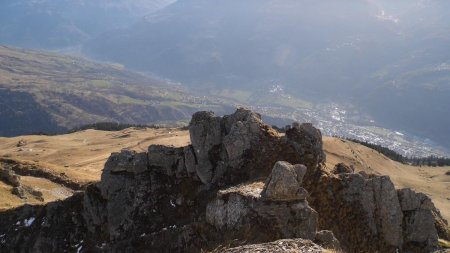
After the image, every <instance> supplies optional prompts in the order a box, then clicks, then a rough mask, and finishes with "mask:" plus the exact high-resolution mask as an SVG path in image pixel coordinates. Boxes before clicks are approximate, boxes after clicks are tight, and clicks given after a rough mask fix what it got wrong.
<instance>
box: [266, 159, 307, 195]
mask: <svg viewBox="0 0 450 253" xmlns="http://www.w3.org/2000/svg"><path fill="white" fill-rule="evenodd" d="M306 170H307V169H306V167H305V166H304V165H301V164H297V165H292V164H290V163H288V162H277V163H276V164H275V166H274V167H273V170H272V173H271V174H270V176H269V178H268V179H267V182H266V184H265V185H264V189H263V191H262V193H261V196H262V197H264V198H268V199H278V200H301V199H306V197H307V196H308V193H307V192H306V190H305V189H304V188H302V187H301V184H302V181H303V177H304V176H305V174H306Z"/></svg>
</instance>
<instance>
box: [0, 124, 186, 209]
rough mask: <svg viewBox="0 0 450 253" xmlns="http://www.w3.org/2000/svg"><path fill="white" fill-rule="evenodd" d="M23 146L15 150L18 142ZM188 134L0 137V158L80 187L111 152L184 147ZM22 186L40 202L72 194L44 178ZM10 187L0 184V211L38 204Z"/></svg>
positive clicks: (98, 171) (93, 132) (24, 181)
mask: <svg viewBox="0 0 450 253" xmlns="http://www.w3.org/2000/svg"><path fill="white" fill-rule="evenodd" d="M21 140H23V141H25V143H26V144H25V145H24V146H21V147H17V143H18V142H19V141H21ZM188 143H189V133H188V132H187V131H180V130H178V129H150V128H146V129H135V128H129V129H125V130H122V131H115V132H107V131H96V130H85V131H80V132H76V133H72V134H66V135H59V136H37V135H31V136H20V137H14V138H0V158H6V159H12V160H15V161H17V162H19V163H20V164H24V165H26V166H29V167H34V168H38V169H39V170H42V171H46V172H50V173H52V174H54V175H56V176H57V177H60V176H61V177H62V176H64V177H67V178H68V179H70V180H71V181H73V182H76V183H79V184H81V185H83V184H88V183H90V182H95V181H98V180H99V179H100V175H101V172H102V169H103V165H104V164H105V162H106V160H107V159H108V157H109V156H110V154H111V153H113V152H118V151H120V150H121V149H124V148H126V149H131V150H136V151H138V152H143V151H146V150H147V148H148V146H149V145H151V144H161V145H174V146H185V145H187V144H188ZM21 181H22V184H23V185H24V186H29V187H31V188H33V189H36V190H39V191H41V192H42V193H43V197H44V200H45V201H44V202H48V201H54V200H57V199H62V198H66V197H67V196H70V195H71V194H72V191H71V190H70V189H68V188H66V187H63V186H61V185H59V184H56V183H53V182H51V181H49V180H47V179H43V178H37V177H21ZM11 189H12V187H11V186H9V185H6V184H4V183H2V182H0V210H4V209H9V208H12V207H16V206H19V205H22V204H24V203H30V204H36V203H41V202H40V201H38V200H37V199H35V198H33V197H32V196H28V195H27V197H28V198H27V200H23V199H20V198H18V197H17V196H15V195H13V194H11Z"/></svg>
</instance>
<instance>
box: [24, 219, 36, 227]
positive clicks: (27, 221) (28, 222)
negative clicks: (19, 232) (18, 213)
mask: <svg viewBox="0 0 450 253" xmlns="http://www.w3.org/2000/svg"><path fill="white" fill-rule="evenodd" d="M34 220H36V218H34V217H31V218H29V219H25V220H24V221H23V224H24V225H25V227H29V226H31V225H33V222H34Z"/></svg>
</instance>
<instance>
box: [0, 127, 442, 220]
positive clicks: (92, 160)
mask: <svg viewBox="0 0 450 253" xmlns="http://www.w3.org/2000/svg"><path fill="white" fill-rule="evenodd" d="M189 142H190V139H189V133H188V131H183V130H179V129H150V128H146V129H135V128H129V129H125V130H122V131H115V132H107V131H96V130H85V131H80V132H76V133H72V134H66V135H59V136H36V135H34V136H20V137H14V138H0V166H1V165H2V164H6V165H8V164H9V165H11V164H12V165H11V166H13V167H14V171H15V172H16V173H17V174H18V175H22V176H21V177H20V181H21V184H22V185H23V186H24V187H25V188H26V189H29V190H30V189H31V190H30V191H29V192H31V193H32V192H33V190H35V191H38V192H41V193H42V196H41V198H36V196H33V194H31V195H30V194H28V193H27V194H25V198H19V197H18V196H16V195H14V194H12V193H11V190H12V189H13V187H12V186H11V185H8V184H6V183H5V182H2V181H0V210H5V209H9V208H14V207H16V206H20V205H22V204H24V203H30V204H39V203H46V202H49V201H54V200H57V199H63V198H66V197H68V196H70V195H71V194H72V193H73V191H74V190H77V189H80V188H83V186H84V185H86V184H89V183H91V182H95V181H98V180H100V175H101V171H102V169H103V165H104V163H105V161H106V159H107V158H108V157H109V155H110V154H111V153H112V152H117V151H120V150H121V149H131V150H136V151H138V152H143V151H146V150H147V147H148V146H149V145H151V144H161V145H173V146H185V145H187V144H189ZM324 150H325V151H326V153H327V164H326V165H327V167H328V168H330V169H332V168H333V167H334V165H335V164H337V163H340V162H344V163H347V164H349V165H353V166H354V167H355V169H356V171H362V170H363V171H365V172H367V173H373V174H378V175H388V176H390V178H391V179H392V180H393V182H394V184H395V185H396V187H397V188H405V187H410V188H413V189H415V190H416V191H419V192H424V193H426V194H427V195H429V196H430V197H431V198H432V199H433V201H434V203H435V205H436V206H437V207H438V208H439V209H440V211H441V213H442V215H443V216H444V217H445V218H446V219H447V220H450V175H446V173H447V172H449V171H450V167H440V168H432V167H413V166H409V165H404V164H400V163H398V162H394V161H392V160H390V159H388V158H386V157H385V156H383V155H381V154H380V153H378V152H377V151H374V150H372V149H369V148H367V147H365V146H362V145H359V144H356V143H353V142H350V141H345V140H341V139H338V138H334V137H324ZM29 171H32V172H33V173H29Z"/></svg>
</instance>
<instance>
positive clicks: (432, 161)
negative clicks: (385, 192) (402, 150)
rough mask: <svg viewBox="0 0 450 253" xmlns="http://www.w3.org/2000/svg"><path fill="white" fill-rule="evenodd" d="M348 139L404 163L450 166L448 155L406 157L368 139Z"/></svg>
mask: <svg viewBox="0 0 450 253" xmlns="http://www.w3.org/2000/svg"><path fill="white" fill-rule="evenodd" d="M345 139H346V140H349V141H352V142H355V143H358V144H361V145H363V146H366V147H368V148H371V149H374V150H376V151H378V152H380V153H381V154H383V155H385V156H387V157H389V158H390V159H392V160H394V161H397V162H400V163H403V164H409V165H413V166H431V167H443V166H450V158H448V157H439V156H434V155H430V156H426V157H406V156H403V155H401V154H399V153H397V152H396V151H394V150H391V149H389V148H387V147H383V146H381V145H378V144H373V143H369V142H366V141H361V140H356V139H351V138H345Z"/></svg>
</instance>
